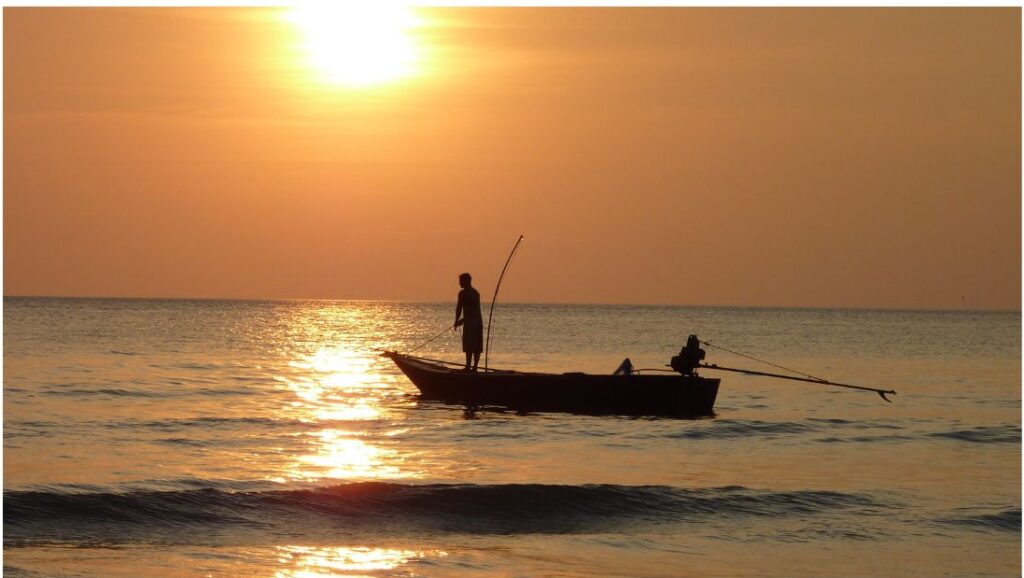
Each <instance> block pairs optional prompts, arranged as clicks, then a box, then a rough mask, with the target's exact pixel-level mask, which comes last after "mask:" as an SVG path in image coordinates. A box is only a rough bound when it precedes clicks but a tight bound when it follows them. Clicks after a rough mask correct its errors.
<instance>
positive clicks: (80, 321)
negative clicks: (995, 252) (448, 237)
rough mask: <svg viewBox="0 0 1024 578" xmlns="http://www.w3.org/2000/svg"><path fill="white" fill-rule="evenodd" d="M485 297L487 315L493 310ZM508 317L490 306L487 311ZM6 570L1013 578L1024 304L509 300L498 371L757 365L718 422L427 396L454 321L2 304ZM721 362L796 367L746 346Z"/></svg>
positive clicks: (497, 336)
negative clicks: (427, 362) (694, 358)
mask: <svg viewBox="0 0 1024 578" xmlns="http://www.w3.org/2000/svg"><path fill="white" fill-rule="evenodd" d="M485 307H486V306H485ZM485 314H486V311H485ZM3 320H4V325H3V336H4V341H3V343H4V395H3V402H4V403H3V410H4V420H3V421H4V454H3V455H4V458H3V464H4V467H3V473H4V502H3V539H4V549H3V555H4V556H3V566H4V575H5V576H11V577H41V576H46V577H72V576H73V577H122V576H123V577H170V576H175V577H177V576H183V577H192V576H196V577H206V576H226V577H234V576H245V577H249V576H252V577H267V578H270V577H274V578H300V577H301V578H326V577H341V576H344V577H356V576H359V577H365V576H372V577H382V576H402V577H412V576H431V577H434V576H436V577H468V576H509V577H511V576H517V577H518V576H522V577H539V576H558V577H584V576H587V577H589V576H604V577H625V576H635V577H650V578H655V577H670V576H671V577H676V576H702V577H741V576H758V577H761V576H767V577H775V576H778V577H798V576H830V577H843V576H851V577H852V576H857V577H860V576H900V577H902V576H907V577H928V578H931V577H935V576H1019V575H1020V572H1021V317H1020V313H1019V312H939V311H862V310H823V309H757V308H741V307H669V306H626V305H620V306H598V305H541V304H502V303H499V304H498V305H497V307H496V308H495V313H494V326H493V331H492V336H491V353H490V355H489V359H488V361H489V364H490V366H492V367H499V368H512V369H524V370H546V371H557V372H561V371H586V372H594V373H609V372H611V371H612V370H614V369H615V368H616V367H617V366H618V365H619V363H620V362H621V361H622V359H623V358H626V357H629V358H630V359H631V360H632V362H633V363H634V365H635V366H636V367H641V368H659V367H664V365H665V364H666V363H668V361H669V359H670V358H671V356H672V355H675V354H676V353H678V351H679V349H680V348H681V347H682V345H683V344H684V343H685V341H686V338H687V336H688V335H689V334H697V335H699V336H700V338H701V339H702V340H705V341H707V342H710V343H711V344H712V345H713V346H718V347H721V348H725V349H728V350H732V351H736V352H740V353H744V354H746V355H749V356H751V357H754V358H757V359H758V360H761V359H763V360H767V361H770V362H772V363H774V364H776V365H781V366H784V367H789V368H794V369H798V370H800V371H803V372H806V373H809V374H812V375H816V376H820V377H824V378H826V379H831V380H834V381H838V382H843V383H852V384H859V385H866V386H873V387H884V388H886V389H889V388H891V389H895V390H896V391H897V392H898V395H896V396H895V397H894V399H893V403H886V402H885V401H883V400H882V399H880V398H879V396H877V395H875V394H874V393H870V392H861V391H851V390H845V389H840V388H834V387H826V386H822V385H819V384H811V383H801V382H794V381H783V380H778V379H772V378H765V377H755V376H747V375H743V374H735V373H724V372H722V373H717V374H714V373H713V372H711V371H708V370H702V373H703V374H704V375H715V376H716V377H721V378H722V385H721V389H720V391H719V395H718V401H717V404H716V408H715V412H716V413H715V415H714V416H712V417H707V418H703V419H668V418H642V417H639V418H638V417H616V416H603V417H602V416H583V415H569V414H556V413H534V414H517V413H515V412H510V411H500V410H498V409H494V408H490V409H485V410H483V411H476V412H468V411H466V410H465V408H462V407H459V406H449V405H444V404H440V403H433V402H421V401H419V400H418V397H417V395H416V389H415V387H414V386H413V385H412V384H411V383H410V382H409V381H408V380H407V379H406V378H405V377H404V376H403V375H402V374H401V373H400V372H398V370H397V369H396V368H395V367H394V365H393V364H392V362H391V361H390V360H388V359H386V358H382V357H381V356H380V355H379V350H382V349H387V350H398V351H408V350H411V349H413V348H416V347H418V346H421V345H422V347H420V348H419V349H417V351H416V354H418V355H422V356H424V357H431V358H440V359H447V360H451V361H459V360H461V358H462V354H461V351H460V345H459V335H458V333H457V332H454V331H451V332H442V333H441V336H440V337H439V338H437V339H435V340H433V341H430V342H429V343H426V344H425V345H423V344H424V342H427V341H428V340H429V339H430V338H431V337H433V336H435V335H437V334H438V332H441V331H442V330H443V329H444V328H445V327H446V326H448V325H450V324H451V322H452V321H453V320H454V304H451V303H402V302H364V301H360V302H355V301H227V300H144V299H138V300H119V299H61V298H12V297H5V298H4V311H3ZM718 347H707V348H706V349H707V351H708V358H707V361H708V362H711V363H717V364H719V365H723V366H730V367H743V368H750V369H756V370H760V371H778V370H777V369H776V368H774V367H772V366H769V365H765V364H762V363H758V361H756V360H754V359H749V358H746V357H740V356H736V355H734V354H731V353H728V352H727V351H725V349H720V348H718Z"/></svg>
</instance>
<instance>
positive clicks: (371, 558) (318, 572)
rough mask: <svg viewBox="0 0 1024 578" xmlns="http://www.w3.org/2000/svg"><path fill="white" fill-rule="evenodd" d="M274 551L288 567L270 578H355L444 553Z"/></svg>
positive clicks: (291, 548) (336, 549) (361, 549)
mask: <svg viewBox="0 0 1024 578" xmlns="http://www.w3.org/2000/svg"><path fill="white" fill-rule="evenodd" d="M278 553H279V556H278V562H279V563H281V564H282V565H287V566H291V567H290V568H288V569H284V570H279V571H277V573H275V574H274V578H341V577H346V578H355V577H362V576H369V575H372V574H371V573H377V572H382V571H388V570H395V569H396V568H399V567H400V566H403V565H405V564H408V563H410V562H416V561H418V560H422V559H425V558H443V557H445V556H447V555H448V553H447V552H444V551H441V550H435V551H416V550H397V549H390V548H367V547H356V548H350V547H330V548H322V547H314V546H282V547H280V548H278Z"/></svg>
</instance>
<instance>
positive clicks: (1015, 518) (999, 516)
mask: <svg viewBox="0 0 1024 578" xmlns="http://www.w3.org/2000/svg"><path fill="white" fill-rule="evenodd" d="M1020 514H1021V510H1020V508H1010V509H1007V510H1003V511H1001V512H995V513H991V514H977V515H973V516H953V517H949V518H943V519H941V520H940V522H942V523H946V524H955V525H958V526H971V527H975V528H979V529H985V530H996V531H1001V532H1018V533H1019V532H1020V531H1021V517H1020Z"/></svg>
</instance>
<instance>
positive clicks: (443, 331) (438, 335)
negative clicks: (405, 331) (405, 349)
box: [409, 326, 451, 353]
mask: <svg viewBox="0 0 1024 578" xmlns="http://www.w3.org/2000/svg"><path fill="white" fill-rule="evenodd" d="M449 329H451V326H448V327H445V328H444V329H442V330H441V333H438V334H437V335H435V336H433V337H431V338H430V339H428V340H426V341H424V342H423V343H420V344H419V345H417V346H416V347H413V348H412V349H410V350H409V353H412V352H414V351H416V350H417V349H419V348H421V347H423V346H424V345H426V344H428V343H430V342H431V341H434V340H435V339H437V338H438V337H441V336H442V335H444V334H445V333H448V330H449Z"/></svg>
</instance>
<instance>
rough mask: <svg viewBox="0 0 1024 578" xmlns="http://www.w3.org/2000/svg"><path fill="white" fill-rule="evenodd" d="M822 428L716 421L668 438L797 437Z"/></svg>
mask: <svg viewBox="0 0 1024 578" xmlns="http://www.w3.org/2000/svg"><path fill="white" fill-rule="evenodd" d="M820 429H821V428H820V427H819V426H815V425H808V424H803V423H797V422H791V421H783V422H770V421H757V420H725V419H722V420H714V421H712V422H709V423H708V424H707V425H706V426H704V425H702V426H701V427H694V428H688V429H686V430H683V431H680V432H675V433H672V434H669V436H668V437H673V438H681V439H719V438H734V437H752V436H779V435H796V434H802V433H808V432H813V431H818V430H820Z"/></svg>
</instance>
